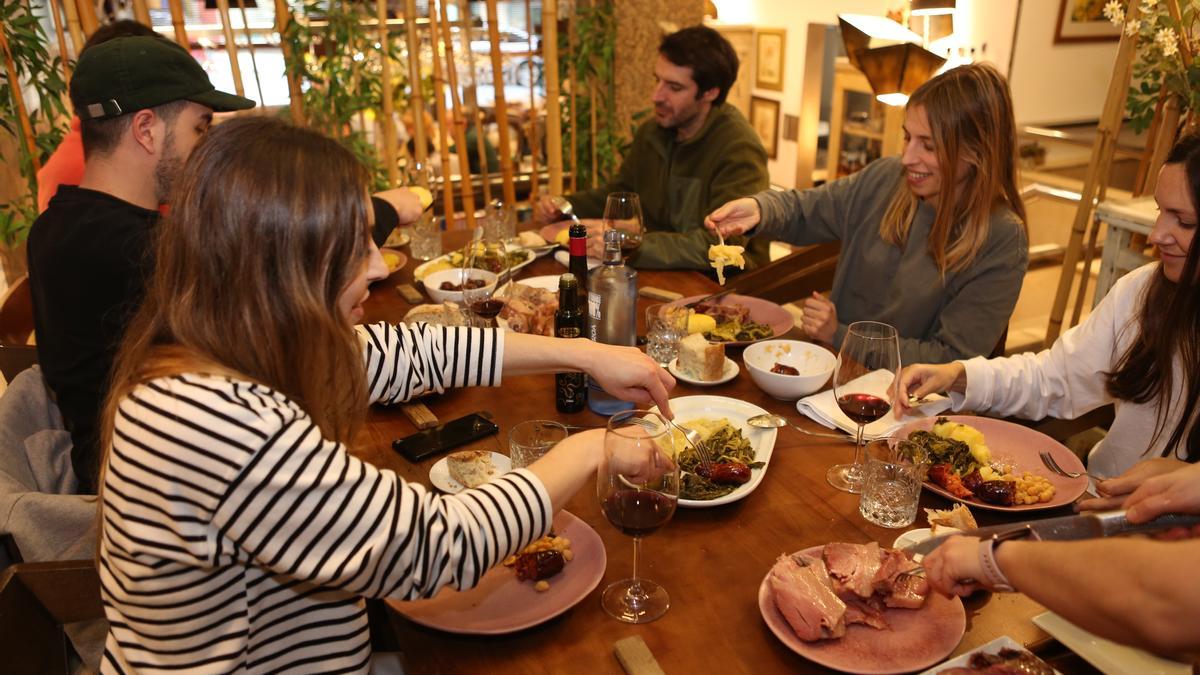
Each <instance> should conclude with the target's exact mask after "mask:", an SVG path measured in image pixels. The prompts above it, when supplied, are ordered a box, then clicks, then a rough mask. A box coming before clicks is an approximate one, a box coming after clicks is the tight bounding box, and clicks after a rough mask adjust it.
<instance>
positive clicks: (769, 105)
mask: <svg viewBox="0 0 1200 675" xmlns="http://www.w3.org/2000/svg"><path fill="white" fill-rule="evenodd" d="M750 126H752V127H754V131H755V132H756V133H757V134H758V138H759V140H761V141H762V144H763V147H764V148H766V149H767V157H770V158H771V159H775V157H776V156H777V155H778V154H779V101H773V100H771V99H769V98H761V97H758V96H751V97H750Z"/></svg>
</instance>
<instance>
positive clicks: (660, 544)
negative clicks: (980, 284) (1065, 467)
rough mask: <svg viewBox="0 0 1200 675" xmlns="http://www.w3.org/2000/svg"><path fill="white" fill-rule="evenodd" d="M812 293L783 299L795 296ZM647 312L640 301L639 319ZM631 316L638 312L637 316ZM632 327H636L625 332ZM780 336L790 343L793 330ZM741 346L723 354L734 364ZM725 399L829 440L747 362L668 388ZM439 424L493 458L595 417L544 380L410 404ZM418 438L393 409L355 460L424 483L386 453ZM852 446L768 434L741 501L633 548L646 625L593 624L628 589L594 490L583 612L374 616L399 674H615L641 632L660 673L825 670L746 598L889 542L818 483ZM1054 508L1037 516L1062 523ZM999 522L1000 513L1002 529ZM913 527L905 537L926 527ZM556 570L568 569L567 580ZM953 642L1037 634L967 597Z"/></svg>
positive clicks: (588, 503)
mask: <svg viewBox="0 0 1200 675" xmlns="http://www.w3.org/2000/svg"><path fill="white" fill-rule="evenodd" d="M443 238H444V249H445V250H450V249H452V248H454V247H456V246H461V245H462V244H463V243H464V242H465V241H466V239H467V233H466V232H463V231H455V232H448V233H445V234H444V235H443ZM419 262H420V261H414V260H409V261H408V263H407V264H406V265H405V266H404V267H403V268H402V269H400V270H398V271H396V272H394V273H393V274H392V275H391V276H389V277H388V278H387V279H386V280H383V281H380V282H377V283H376V284H375V285H374V286H372V288H371V297H370V298H369V299H368V300H367V302H366V304H365V310H366V315H365V320H366V321H379V320H386V321H392V322H398V321H400V320H402V319H403V317H404V315H405V313H406V312H407V311H408V310H409V309H410V308H411V307H412V305H410V304H409V303H408V302H406V301H405V300H404V299H403V298H402V297H401V295H400V294H399V293H398V292H397V291H396V286H397V285H398V284H403V283H409V284H411V283H413V276H412V275H413V269H414V268H415V266H416V264H417V263H419ZM564 271H565V269H564V268H563V267H562V265H560V264H559V263H557V262H555V261H554V260H553V258H552V256H546V257H543V258H540V259H538V260H536V261H534V262H533V263H532V264H530V265H529V266H528V267H526V268H524V269H522V270H521V271H520V272H519V273H518V275H517V278H522V277H527V276H536V275H546V274H560V273H562V272H564ZM638 284H639V287H640V288H646V287H651V286H652V287H656V288H660V289H667V290H670V291H674V292H677V293H680V294H682V295H683V296H689V295H697V294H707V293H711V292H713V291H714V290H715V289H717V288H718V286H717V285H716V282H715V281H713V280H712V279H710V278H709V277H708V276H706V275H704V274H701V273H699V272H694V271H651V270H642V271H639V273H638ZM811 290H814V289H808V288H797V289H796V297H804V296H806V295H808V293H809V292H810V291H811ZM651 302H652V301H651V300H647V299H644V298H641V299H639V305H640V306H641V307H645V306H646V305H648V304H650V303H651ZM641 313H644V312H639V314H641ZM640 321H641V318H639V322H640ZM787 337H789V338H797V339H799V335H798V332H797V331H795V329H793V332H792V334H789V335H788V336H787ZM740 352H741V350H740V349H737V348H731V349H729V351H728V355H729V356H730V357H731V358H732V359H733V360H734V361H737V362H739V365H740V362H741V353H740ZM690 395H712V396H727V397H730V398H734V399H739V400H742V401H747V402H749V403H753V404H755V405H757V406H760V407H762V408H764V409H765V410H767V411H770V412H773V413H779V414H782V415H785V416H787V417H788V418H789V419H790V420H792V421H793V422H795V423H796V424H797V425H799V426H801V427H803V428H806V429H810V430H812V431H820V432H825V433H828V432H829V430H828V429H825V428H824V427H821V426H820V425H818V424H817V423H815V422H813V421H811V420H808V419H807V418H805V417H803V416H801V415H799V414H798V413H797V411H796V407H795V401H782V400H777V399H774V398H771V397H770V396H767V395H766V394H765V393H763V392H762V391H761V390H760V389H759V388H758V387H757V386H755V384H754V383H753V382H752V381H751V379H750V376H749V374H748V373H747V372H746V369H745V366H742V370H741V372H740V373H739V374H738V376H737V377H736V378H734V379H733V380H732V381H730V382H728V383H726V384H722V385H717V386H710V387H696V386H691V385H688V384H685V383H682V382H680V383H679V384H677V385H676V387H675V389H674V391H673V392H672V397H679V396H690ZM422 402H423V403H424V404H425V405H427V406H428V407H429V408H430V409H431V410H432V411H433V412H434V413H435V414H436V415H437V416H438V417H439V418H440V419H441V420H442V421H447V420H451V419H454V418H457V417H460V416H463V415H466V414H469V413H472V412H475V411H480V410H485V411H487V412H489V413H490V414H491V416H492V418H493V419H494V420H495V422H496V423H497V424H498V425H499V427H500V434H498V435H496V436H493V437H488V438H485V439H483V440H481V441H478V442H476V443H474V444H472V445H470V446H468V447H469V448H477V449H486V450H494V451H499V452H501V453H503V454H507V449H506V446H507V442H506V437H507V432H508V430H509V429H511V428H512V427H513V425H515V424H517V423H518V422H521V421H523V420H529V419H550V420H559V421H561V422H564V423H568V424H578V425H601V424H604V423H605V421H606V420H605V418H603V417H600V416H598V415H595V414H593V413H591V412H589V411H587V410H584V411H583V412H579V413H572V414H560V413H558V412H556V410H555V407H554V380H553V376H552V375H537V376H523V377H510V376H505V377H504V379H503V384H502V385H501V386H500V387H499V389H498V390H496V389H488V388H468V389H456V390H450V391H447V392H446V393H444V394H439V395H432V396H427V397H425V398H423V399H422ZM414 431H416V429H415V427H414V426H413V424H412V423H411V422H409V421H408V419H407V418H406V417H405V416H404V415H403V414H402V412H401V411H400V410H399V409H398V408H397V407H394V406H393V407H379V406H376V407H374V408H373V409H372V410H371V412H370V414H369V416H368V420H367V424H366V427H365V430H364V432H363V434H362V435H361V437H360V442H359V443H358V444H357V447H356V448H355V450H354V452H355V454H356V455H358V456H359V457H361V458H363V459H365V460H367V461H370V462H372V463H374V464H376V465H377V466H380V467H383V468H387V469H391V470H394V471H396V472H397V473H398V474H399V475H400V476H402V477H403V478H404V479H405V480H408V481H412V482H416V483H422V484H424V485H426V486H428V485H430V482H429V469H430V467H431V466H432V465H433V463H434V461H435V459H430V460H426V461H423V462H420V463H416V464H414V463H410V462H409V461H407V460H406V459H404V458H403V457H401V456H400V455H399V454H397V453H396V452H394V451H393V450H392V441H393V440H394V439H397V438H401V437H403V436H407V435H409V434H411V433H413V432H414ZM852 453H853V445H852V444H851V443H848V442H840V441H835V440H828V439H824V438H819V437H816V436H810V435H807V434H804V433H800V432H798V431H795V430H793V429H790V428H787V427H785V428H782V429H780V430H779V434H778V437H777V440H776V443H775V449H774V454H773V455H772V457H771V461H770V464H769V466H768V467H767V468H766V469H765V470H766V475H765V477H764V479H763V481H762V483H761V484H760V485H759V486H758V488H757V489H756V490H755V491H754V492H752V493H751V494H750V495H748V496H747V497H746V498H744V499H742V500H740V501H736V502H733V503H730V504H726V505H723V506H718V507H712V508H680V509H678V510H677V511H676V513H675V515H674V518H673V519H672V520H671V521H670V522H669V523H668V524H667V525H666V526H665V527H663V528H661V529H660V530H659V531H657V532H655V533H654V534H653V535H651V536H649V537H647V538H646V539H645V541H644V542H643V544H642V557H641V560H640V563H639V570H638V571H639V574H640V576H644V577H647V578H650V579H654V580H656V581H658V582H659V583H661V584H662V585H663V586H664V587H665V588H666V589H667V591H668V593H669V594H670V597H671V607H670V610H669V611H668V612H667V613H666V614H665V615H664V616H663V617H662V618H660V619H658V620H657V621H654V622H652V623H648V624H642V625H630V624H626V623H622V622H620V621H617V620H616V619H614V618H612V617H610V616H609V615H607V614H606V613H605V612H604V611H603V609H602V608H601V606H600V594H601V592H602V591H603V589H604V587H605V586H607V585H608V584H609V583H612V582H614V581H618V580H620V579H624V578H627V577H628V576H629V575H630V573H631V571H632V570H631V566H632V552H633V546H632V540H631V539H630V538H629V537H627V536H625V535H623V534H621V533H620V532H618V531H617V529H616V528H615V527H613V526H612V525H610V524H609V523H608V522H607V521H606V520H605V518H604V516H603V514H602V513H601V511H600V506H599V503H598V500H597V497H596V494H595V491H594V489H592V488H591V487H590V486H589V487H588V488H585V489H583V490H581V491H580V492H579V493H578V494H576V495H575V496H574V498H572V499H571V501H570V502H569V503H568V504H567V506H566V509H567V510H568V511H570V512H571V513H573V514H574V515H576V516H578V517H579V518H581V519H582V520H583V521H585V522H586V523H587V524H588V525H589V526H590V527H591V528H593V529H594V530H595V531H596V532H597V533H598V534H599V536H600V538H601V540H603V542H604V549H605V552H606V554H607V569H606V571H605V573H604V578H603V579H602V580H601V581H600V583H599V585H598V586H597V587H596V588H595V589H594V590H592V591H591V593H589V594H588V595H587V596H586V597H585V598H583V600H582V601H580V602H579V603H577V604H576V605H575V606H573V607H572V608H570V609H568V610H567V611H565V612H564V613H562V614H561V615H559V616H557V617H555V618H552V619H550V620H548V621H546V622H544V623H542V624H540V625H537V626H534V627H531V628H527V629H525V630H521V631H519V632H515V633H511V634H507V635H499V636H478V635H459V634H454V633H448V632H442V631H439V630H434V629H430V628H425V627H422V626H419V625H417V624H415V623H412V622H411V621H409V620H408V619H406V618H404V617H403V616H401V615H400V614H398V613H395V612H392V613H391V614H390V616H389V617H388V622H389V623H390V627H391V629H392V630H393V631H394V634H395V637H396V638H397V639H398V642H399V645H400V648H401V650H402V651H403V660H404V662H405V664H406V667H407V668H408V672H412V673H485V672H486V673H536V672H546V673H566V672H581V671H583V670H584V669H586V670H587V671H588V672H596V673H619V672H621V667H620V665H619V664H618V661H617V660H616V659H615V658H614V656H613V648H614V644H615V643H616V642H617V641H618V640H621V639H622V638H626V637H629V636H640V637H641V638H642V639H643V640H644V641H645V643H646V645H647V646H648V647H649V649H650V651H651V652H652V654H653V655H654V657H655V659H657V661H658V663H659V664H660V665H661V666H662V668H663V669H664V670H665V671H666V672H668V673H715V672H720V673H742V672H745V673H750V672H754V673H794V672H828V671H827V670H826V669H825V668H823V667H822V666H819V665H817V664H816V663H813V662H811V661H808V660H806V659H805V658H803V657H801V656H799V655H797V654H796V653H794V652H792V651H791V650H790V649H789V648H788V647H787V646H785V645H784V644H783V643H782V642H781V641H780V640H778V639H777V638H776V637H775V636H774V634H772V633H771V631H770V630H769V629H768V627H767V625H766V623H765V622H764V620H763V618H762V615H761V613H760V611H759V605H758V600H757V598H758V590H759V585H760V583H761V582H762V580H763V578H764V576H765V575H766V574H767V572H768V570H770V568H771V566H772V565H773V564H774V563H775V560H776V558H778V557H779V555H780V554H782V553H788V552H792V551H797V550H800V549H804V548H807V547H811V546H814V545H820V544H825V543H829V542H856V543H866V542H870V541H877V542H879V543H880V544H881V545H885V546H890V545H891V543H892V541H893V540H894V539H895V538H896V536H897V535H899V534H900V533H901V532H902V531H903V530H893V529H886V528H883V527H878V526H876V525H874V524H872V523H869V522H867V521H866V520H864V519H863V517H862V516H860V515H859V511H858V502H859V498H858V495H854V494H848V493H845V492H840V491H838V490H836V489H834V488H833V487H831V486H830V485H829V484H828V483H826V481H825V472H826V469H828V468H829V467H830V466H831V465H833V464H836V463H839V462H846V461H849V459H850V458H851V455H852ZM921 505H922V506H923V507H936V508H946V507H948V505H949V503H948V502H947V501H945V500H944V499H942V498H941V497H938V496H936V495H933V494H931V493H929V492H925V493H924V494H923V496H922V498H921ZM975 513H976V516H977V518H978V520H979V521H980V524H981V525H988V524H998V523H1002V522H1006V521H1013V520H1019V519H1020V518H1019V517H1013V516H1012V515H1011V514H996V513H995V512H989V511H982V510H975ZM1063 513H1065V512H1064V511H1050V512H1039V513H1038V514H1037V515H1038V516H1041V515H1046V516H1049V515H1062V514H1063ZM1006 516H1007V517H1006ZM923 521H924V516H923V513H922V515H919V516H918V522H917V523H915V524H914V525H913V527H919V526H923V525H924V522H923ZM569 570H570V568H569V566H568V569H567V572H569ZM965 606H966V614H967V620H966V633H965V634H964V635H963V637H962V640H961V642H960V643H959V644H958V647H957V648H956V649H955V651H954V654H960V653H963V652H965V651H969V650H971V649H973V648H975V647H978V646H980V645H983V644H985V643H987V642H989V641H991V640H993V639H995V638H998V637H1000V636H1005V635H1007V636H1009V637H1011V638H1013V639H1014V640H1016V641H1017V642H1020V643H1022V644H1025V645H1036V644H1040V643H1043V642H1045V641H1046V640H1048V636H1047V634H1046V633H1044V632H1043V631H1042V630H1041V629H1040V628H1038V627H1036V626H1035V625H1034V624H1033V623H1032V622H1031V621H1030V619H1031V617H1033V616H1035V615H1036V614H1039V613H1041V612H1042V611H1044V609H1043V608H1042V607H1041V606H1039V605H1038V604H1037V603H1035V602H1034V601H1032V600H1030V599H1029V598H1027V597H1025V596H1024V595H1020V594H988V593H981V594H976V596H973V597H971V598H968V599H966V601H965Z"/></svg>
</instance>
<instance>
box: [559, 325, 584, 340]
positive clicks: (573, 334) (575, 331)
mask: <svg viewBox="0 0 1200 675" xmlns="http://www.w3.org/2000/svg"><path fill="white" fill-rule="evenodd" d="M580 335H583V331H581V330H579V328H578V327H577V326H563V327H562V328H559V329H558V337H560V338H577V337H579V336H580Z"/></svg>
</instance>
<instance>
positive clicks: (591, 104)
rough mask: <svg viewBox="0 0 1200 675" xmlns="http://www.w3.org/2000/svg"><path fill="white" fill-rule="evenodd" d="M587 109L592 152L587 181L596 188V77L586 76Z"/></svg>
mask: <svg viewBox="0 0 1200 675" xmlns="http://www.w3.org/2000/svg"><path fill="white" fill-rule="evenodd" d="M588 108H589V110H590V112H591V118H592V119H591V121H590V125H591V126H590V128H589V131H590V132H591V135H590V137H589V142H590V143H591V150H592V177H591V179H590V180H589V181H588V185H589V187H596V186H597V185H599V184H600V158H599V156H598V155H597V154H596V76H595V75H594V74H591V75H588Z"/></svg>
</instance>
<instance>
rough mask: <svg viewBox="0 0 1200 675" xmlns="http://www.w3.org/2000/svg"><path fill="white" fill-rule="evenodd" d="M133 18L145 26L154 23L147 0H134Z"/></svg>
mask: <svg viewBox="0 0 1200 675" xmlns="http://www.w3.org/2000/svg"><path fill="white" fill-rule="evenodd" d="M133 18H134V19H137V22H138V23H140V24H142V25H143V26H153V25H154V22H153V21H152V20H151V19H150V8H149V7H147V6H146V0H133Z"/></svg>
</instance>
